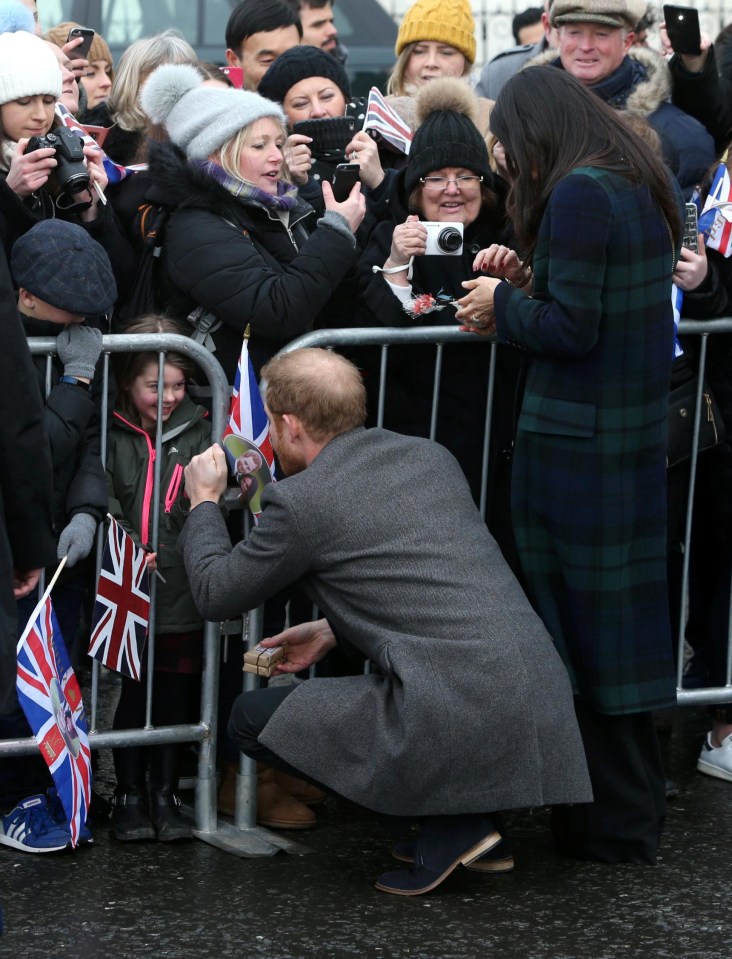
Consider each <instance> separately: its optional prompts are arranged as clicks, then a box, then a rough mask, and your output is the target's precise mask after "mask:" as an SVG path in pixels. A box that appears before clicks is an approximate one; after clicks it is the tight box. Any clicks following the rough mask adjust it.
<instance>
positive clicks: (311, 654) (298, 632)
mask: <svg viewBox="0 0 732 959" xmlns="http://www.w3.org/2000/svg"><path fill="white" fill-rule="evenodd" d="M204 455H205V454H204ZM261 645H262V646H266V647H267V648H270V647H271V646H284V647H285V659H284V660H283V661H282V662H279V663H277V665H276V666H275V669H274V671H273V673H272V675H273V676H278V675H279V674H280V673H299V672H301V671H302V670H303V669H309V668H310V666H312V665H313V663H318V662H320V660H321V659H323V658H324V657H325V656H326V655H327V654H328V653H329V652H330V650H331V649H333V647H334V646H335V645H336V638H335V636H334V635H333V630H332V629H331V628H330V626H329V625H328V620H327V619H319V620H317V621H316V622H314V623H300V624H299V625H298V626H291V627H290V628H289V629H286V630H284V632H282V633H278V634H277V635H276V636H270V637H269V638H268V639H263V640H262V642H261Z"/></svg>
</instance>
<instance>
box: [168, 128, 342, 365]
mask: <svg viewBox="0 0 732 959" xmlns="http://www.w3.org/2000/svg"><path fill="white" fill-rule="evenodd" d="M150 174H151V178H152V180H153V182H154V183H156V184H158V185H159V187H160V190H161V192H164V194H165V196H166V202H167V203H168V204H169V205H170V206H173V207H175V212H174V213H173V215H172V216H171V218H170V222H169V223H168V226H167V230H166V235H165V242H164V254H163V256H164V258H165V267H166V272H167V276H168V279H169V280H170V282H171V284H172V287H173V295H172V298H171V304H170V307H171V312H172V313H173V314H174V315H176V316H178V317H179V318H185V317H187V316H188V314H189V313H190V312H191V310H192V309H193V308H194V307H196V306H202V307H204V308H205V309H206V310H208V311H210V312H211V313H213V314H215V316H216V317H217V319H218V320H220V321H221V324H222V325H221V327H220V328H219V329H218V330H217V331H216V332H214V334H213V341H214V343H215V345H216V358H217V359H218V360H219V362H220V363H221V365H222V366H223V368H224V371H225V372H226V374H227V376H228V377H229V379H230V381H233V378H234V374H235V371H236V361H237V359H238V357H239V354H240V352H241V342H242V335H243V333H244V330H245V328H246V327H247V325H249V326H250V328H251V339H250V341H249V353H250V356H251V358H252V363H253V365H254V368H255V371H256V372H257V373H258V372H259V369H260V368H261V366H262V365H263V364H264V363H265V362H266V361H267V360H268V359H270V357H272V356H274V354H275V353H276V352H277V351H278V350H280V349H281V348H282V347H283V346H285V344H287V343H289V342H290V341H291V340H293V339H294V338H295V337H297V336H301V335H302V334H303V333H306V332H308V331H309V330H311V329H312V328H313V327H314V326H318V327H323V326H343V325H346V322H344V314H345V315H346V316H347V315H348V311H349V310H350V306H349V305H348V303H349V302H350V301H352V297H348V300H346V299H345V298H344V299H339V296H336V295H335V294H336V293H338V294H339V295H340V294H342V291H340V290H338V287H339V285H340V284H341V283H342V281H343V280H344V279H346V277H348V275H349V273H352V271H353V270H354V267H355V263H356V244H355V239H352V238H349V237H348V236H345V235H344V234H343V233H341V232H339V231H337V230H335V229H332V228H331V227H330V226H328V225H326V224H325V223H324V222H323V223H321V222H318V221H317V219H316V215H315V213H314V211H313V209H312V207H310V206H309V205H308V204H306V203H304V202H302V201H298V203H297V206H296V207H295V208H294V210H292V211H291V212H290V218H289V225H287V226H286V225H285V223H284V222H283V220H282V219H281V218H280V217H279V216H277V214H276V213H274V212H272V211H270V210H268V209H267V208H265V207H264V206H261V205H259V204H256V203H254V202H252V201H246V200H240V199H237V198H235V197H234V196H233V195H232V194H230V193H229V192H228V191H227V190H225V189H224V187H223V186H221V185H220V184H219V183H217V182H216V181H215V180H213V178H212V177H210V176H209V175H208V174H206V173H204V172H202V171H200V170H196V169H194V168H192V167H191V166H190V165H189V164H188V163H187V162H186V159H185V157H184V156H183V154H182V153H181V152H180V151H179V150H177V149H176V148H175V147H173V146H171V145H170V144H156V145H154V146H153V147H152V148H151V150H150ZM353 282H354V283H355V274H354V275H353Z"/></svg>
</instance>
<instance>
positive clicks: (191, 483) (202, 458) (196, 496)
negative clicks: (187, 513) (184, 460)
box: [184, 443, 228, 509]
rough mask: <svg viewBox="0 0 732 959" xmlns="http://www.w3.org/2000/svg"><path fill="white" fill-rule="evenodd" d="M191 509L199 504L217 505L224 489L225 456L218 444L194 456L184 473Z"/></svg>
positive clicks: (226, 473) (226, 474)
mask: <svg viewBox="0 0 732 959" xmlns="http://www.w3.org/2000/svg"><path fill="white" fill-rule="evenodd" d="M184 476H185V480H186V493H187V494H188V498H189V499H190V501H191V509H195V508H196V506H198V505H199V504H200V503H218V501H219V499H220V498H221V495H222V494H223V492H224V490H225V489H226V478H227V476H228V470H227V467H226V454H225V453H224V451H223V450H222V449H221V447H220V446H219V444H218V443H214V445H213V446H210V447H209V448H208V449H207V450H206V451H205V452H203V453H199V454H198V456H194V457H193V459H192V460H191V461H190V463H189V464H188V466H186V468H185V471H184Z"/></svg>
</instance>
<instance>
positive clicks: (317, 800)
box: [274, 770, 328, 806]
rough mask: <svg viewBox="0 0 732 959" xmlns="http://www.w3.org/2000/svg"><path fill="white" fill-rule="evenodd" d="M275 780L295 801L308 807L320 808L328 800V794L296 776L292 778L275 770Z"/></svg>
mask: <svg viewBox="0 0 732 959" xmlns="http://www.w3.org/2000/svg"><path fill="white" fill-rule="evenodd" d="M274 778H275V782H276V783H277V784H278V785H279V786H282V788H283V789H284V790H285V792H286V793H288V794H289V795H290V796H292V797H293V799H298V800H299V801H300V802H304V803H305V805H306V806H320V805H321V803H324V802H325V800H326V799H327V798H328V793H327V792H326V791H325V790H324V789H318V787H317V786H315V785H313V783H309V782H306V781H305V780H304V779H298V778H297V777H296V776H290V775H288V774H287V773H281V772H277V771H276V770H275V774H274Z"/></svg>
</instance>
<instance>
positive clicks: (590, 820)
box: [552, 699, 666, 865]
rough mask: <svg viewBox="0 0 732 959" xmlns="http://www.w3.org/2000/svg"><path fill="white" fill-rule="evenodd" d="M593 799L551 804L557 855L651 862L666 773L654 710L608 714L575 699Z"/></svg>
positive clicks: (661, 817) (661, 815)
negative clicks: (591, 800) (558, 804)
mask: <svg viewBox="0 0 732 959" xmlns="http://www.w3.org/2000/svg"><path fill="white" fill-rule="evenodd" d="M575 710H576V713H577V721H578V723H579V728H580V732H581V734H582V741H583V743H584V747H585V755H586V757H587V765H588V767H589V770H590V779H591V781H592V790H593V794H594V797H595V799H594V802H592V803H578V804H576V805H572V806H558V807H555V808H554V809H553V810H552V833H553V835H554V843H555V847H556V851H557V854H558V855H561V856H569V857H572V858H576V859H595V860H599V861H600V862H634V863H643V864H646V865H655V864H656V856H657V853H658V844H659V841H660V838H661V832H662V830H663V824H664V819H665V815H666V779H665V775H664V771H663V765H662V762H661V752H660V748H659V744H658V738H657V735H656V730H655V726H654V722H653V714H652V713H633V714H631V715H628V716H606V715H603V714H602V713H598V712H596V710H594V709H592V708H591V707H590V706H588V705H587V704H586V703H583V702H582V701H581V700H578V699H575Z"/></svg>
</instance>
